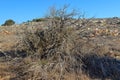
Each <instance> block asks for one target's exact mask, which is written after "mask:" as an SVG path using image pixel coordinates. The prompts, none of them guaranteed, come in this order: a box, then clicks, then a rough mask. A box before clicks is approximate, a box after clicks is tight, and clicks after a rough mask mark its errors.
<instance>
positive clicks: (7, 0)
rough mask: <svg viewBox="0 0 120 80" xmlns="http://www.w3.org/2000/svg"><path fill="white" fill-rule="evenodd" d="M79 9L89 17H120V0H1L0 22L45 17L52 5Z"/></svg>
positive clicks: (19, 21)
mask: <svg viewBox="0 0 120 80" xmlns="http://www.w3.org/2000/svg"><path fill="white" fill-rule="evenodd" d="M64 4H70V8H71V9H72V8H76V9H79V10H80V11H82V12H85V13H86V16H87V17H96V18H105V17H114V16H117V17H120V0H0V24H2V23H4V22H5V20H7V19H13V20H14V21H15V22H16V23H21V22H24V21H27V20H32V19H33V18H39V17H43V16H44V15H45V14H46V12H47V11H48V8H49V7H50V6H52V5H55V6H57V7H61V6H63V5H64Z"/></svg>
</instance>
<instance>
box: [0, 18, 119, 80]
mask: <svg viewBox="0 0 120 80" xmlns="http://www.w3.org/2000/svg"><path fill="white" fill-rule="evenodd" d="M66 24H69V23H66ZM50 25H52V24H51V20H50V19H45V20H44V21H40V22H35V21H34V22H26V23H23V24H19V25H12V26H1V27H0V80H120V77H119V76H120V19H119V18H117V17H114V18H105V19H97V18H95V19H81V20H79V21H78V22H77V23H76V24H74V25H69V26H66V27H63V28H60V27H50Z"/></svg>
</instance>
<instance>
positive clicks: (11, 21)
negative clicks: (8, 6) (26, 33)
mask: <svg viewBox="0 0 120 80" xmlns="http://www.w3.org/2000/svg"><path fill="white" fill-rule="evenodd" d="M13 24H15V21H13V20H12V19H8V20H6V21H5V23H4V24H2V26H11V25H13Z"/></svg>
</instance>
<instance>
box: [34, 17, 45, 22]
mask: <svg viewBox="0 0 120 80" xmlns="http://www.w3.org/2000/svg"><path fill="white" fill-rule="evenodd" d="M32 21H33V22H41V21H45V19H43V18H36V19H33V20H32Z"/></svg>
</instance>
